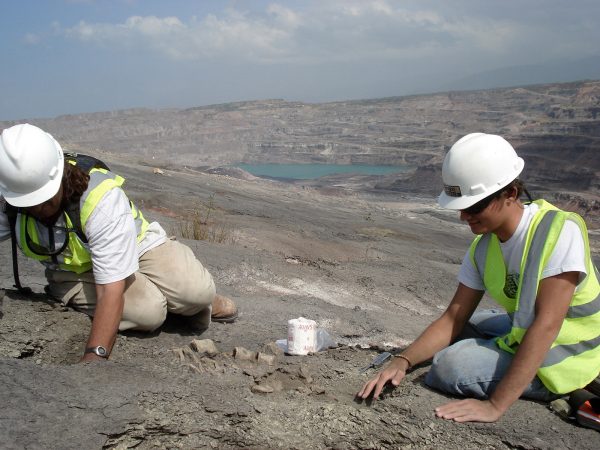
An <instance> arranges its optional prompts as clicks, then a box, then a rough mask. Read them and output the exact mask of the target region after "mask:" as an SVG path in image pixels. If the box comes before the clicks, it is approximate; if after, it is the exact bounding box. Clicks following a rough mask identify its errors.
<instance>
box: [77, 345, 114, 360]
mask: <svg viewBox="0 0 600 450" xmlns="http://www.w3.org/2000/svg"><path fill="white" fill-rule="evenodd" d="M83 353H84V354H87V353H95V354H96V355H98V356H100V357H101V358H108V355H109V353H108V350H106V349H105V348H104V347H102V346H101V345H98V346H96V347H88V348H86V349H85V352H83Z"/></svg>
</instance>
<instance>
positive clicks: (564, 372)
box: [470, 200, 600, 394]
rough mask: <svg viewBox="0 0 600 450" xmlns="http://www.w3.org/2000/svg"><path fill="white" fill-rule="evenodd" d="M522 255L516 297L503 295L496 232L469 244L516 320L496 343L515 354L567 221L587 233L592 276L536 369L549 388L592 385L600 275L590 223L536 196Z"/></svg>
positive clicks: (489, 287)
mask: <svg viewBox="0 0 600 450" xmlns="http://www.w3.org/2000/svg"><path fill="white" fill-rule="evenodd" d="M534 203H536V204H538V205H539V210H538V211H537V212H536V214H535V215H534V217H533V219H532V221H531V225H530V227H529V230H528V231H527V237H526V241H525V248H524V250H523V258H522V259H521V266H520V267H521V269H520V279H519V283H518V288H517V294H516V296H515V298H509V297H508V296H507V295H506V294H505V293H504V284H505V281H506V265H505V263H504V259H503V257H502V251H501V249H500V241H499V239H498V237H497V236H496V235H495V234H493V233H489V234H484V235H480V236H477V237H476V238H475V239H474V241H473V243H472V244H471V248H470V257H471V261H472V262H473V265H474V266H475V267H476V268H477V270H478V271H479V274H480V275H482V279H483V283H484V285H485V289H486V291H487V292H488V293H489V294H490V296H491V297H492V298H494V300H496V301H497V302H498V303H499V304H500V305H502V306H503V307H504V308H505V309H506V311H507V312H508V314H509V316H510V317H511V319H512V328H511V330H510V332H509V333H508V334H506V335H505V336H501V337H499V338H497V339H496V343H497V345H498V346H499V347H500V348H502V349H503V350H506V351H508V352H510V353H513V354H514V353H515V352H516V350H517V348H518V346H519V344H520V343H521V341H522V340H523V336H524V335H525V333H526V332H527V329H528V328H529V326H530V325H531V324H532V323H533V321H534V320H535V302H536V298H537V292H538V288H539V284H540V281H541V274H542V271H543V269H544V267H545V266H546V264H547V263H548V260H549V259H550V256H551V255H552V251H553V250H554V246H555V245H556V242H557V240H558V237H559V235H560V232H561V230H562V228H563V225H564V223H565V221H566V220H572V221H573V222H575V223H576V224H577V225H578V226H579V228H580V230H581V234H582V235H583V241H584V245H585V267H586V271H587V276H586V277H585V279H584V280H583V281H582V282H581V283H580V284H579V285H578V286H577V289H576V290H575V293H574V295H573V298H572V299H571V304H570V306H569V310H568V312H567V315H566V317H565V318H564V320H563V323H562V326H561V328H560V331H559V333H558V336H557V337H556V339H555V340H554V342H553V343H552V345H551V347H550V350H549V351H548V353H547V354H546V356H545V358H544V361H543V362H542V364H541V366H540V368H539V369H538V371H537V375H538V377H539V378H540V379H541V380H542V382H543V383H544V385H545V386H546V388H548V390H550V391H551V392H554V393H556V394H566V393H568V392H572V391H574V390H575V389H579V388H582V387H585V386H586V385H588V384H589V383H590V382H591V381H592V380H593V379H594V378H596V377H597V376H598V373H599V372H600V283H599V282H598V280H599V279H600V275H599V274H598V269H597V268H596V267H595V266H594V263H593V262H592V258H591V255H590V244H589V240H588V233H587V228H586V225H585V222H584V221H583V219H582V218H581V217H580V216H579V215H578V214H575V213H570V212H566V211H561V210H559V209H558V208H556V207H555V206H553V205H551V204H550V203H548V202H546V201H544V200H537V201H535V202H534Z"/></svg>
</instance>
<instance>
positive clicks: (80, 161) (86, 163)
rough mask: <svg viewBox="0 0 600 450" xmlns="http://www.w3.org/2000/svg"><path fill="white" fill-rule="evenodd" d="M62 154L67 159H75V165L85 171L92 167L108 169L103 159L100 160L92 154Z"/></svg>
mask: <svg viewBox="0 0 600 450" xmlns="http://www.w3.org/2000/svg"><path fill="white" fill-rule="evenodd" d="M64 155H65V159H66V160H67V161H69V160H70V161H75V162H76V163H77V167H79V168H80V169H81V170H83V171H84V172H85V173H90V170H92V169H105V170H110V169H109V168H108V166H107V165H106V164H105V163H104V162H103V161H100V160H99V159H98V158H94V157H93V156H89V155H82V154H81V153H76V152H64Z"/></svg>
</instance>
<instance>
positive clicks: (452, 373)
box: [425, 309, 560, 401]
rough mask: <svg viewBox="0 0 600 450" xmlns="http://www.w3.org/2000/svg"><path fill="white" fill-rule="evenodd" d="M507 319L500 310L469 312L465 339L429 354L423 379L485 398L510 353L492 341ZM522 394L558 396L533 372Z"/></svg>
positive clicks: (504, 328) (454, 391) (507, 327)
mask: <svg viewBox="0 0 600 450" xmlns="http://www.w3.org/2000/svg"><path fill="white" fill-rule="evenodd" d="M510 328H511V320H510V318H509V317H508V314H506V313H505V312H504V311H499V310H494V309H491V310H484V311H479V312H476V313H475V314H473V316H472V317H471V320H470V321H469V324H468V326H467V327H465V331H466V335H467V336H466V339H461V338H462V337H463V336H459V339H461V340H459V341H458V342H456V343H454V344H452V345H450V346H449V347H447V348H445V349H444V350H441V351H439V352H438V353H436V355H435V356H434V357H433V362H432V364H431V369H430V370H429V373H428V374H427V376H426V377H425V383H426V384H427V385H428V386H430V387H432V388H434V389H438V390H440V391H443V392H447V393H449V394H456V395H461V396H464V397H475V398H483V399H485V398H488V397H489V396H490V395H491V394H492V392H494V389H495V388H496V386H497V385H498V382H499V381H500V380H501V379H502V377H503V376H504V374H505V373H506V371H507V370H508V367H509V366H510V363H511V362H512V357H513V355H512V354H511V353H508V352H506V351H504V350H502V349H501V348H499V347H498V346H497V345H496V342H495V339H494V338H495V337H497V336H502V335H504V334H506V333H508V332H509V331H510ZM522 397H526V398H530V399H533V400H541V401H551V400H554V399H556V398H558V397H560V396H559V395H556V394H554V393H552V392H550V391H549V390H548V389H546V387H545V386H544V384H543V383H542V381H541V380H540V379H539V378H538V377H537V376H536V377H535V378H534V379H533V380H532V381H531V383H529V385H528V386H527V388H525V390H524V391H523V394H522Z"/></svg>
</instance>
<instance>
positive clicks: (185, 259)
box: [46, 240, 215, 331]
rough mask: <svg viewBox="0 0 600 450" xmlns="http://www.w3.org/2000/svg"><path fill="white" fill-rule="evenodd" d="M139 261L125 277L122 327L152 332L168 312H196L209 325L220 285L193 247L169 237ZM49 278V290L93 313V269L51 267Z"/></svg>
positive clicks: (201, 323)
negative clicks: (79, 270) (199, 259)
mask: <svg viewBox="0 0 600 450" xmlns="http://www.w3.org/2000/svg"><path fill="white" fill-rule="evenodd" d="M139 264H140V268H139V270H138V271H137V272H135V273H134V274H133V275H131V276H130V277H128V278H127V280H126V287H125V293H124V299H125V305H124V309H123V317H122V319H121V323H120V325H119V330H121V331H123V330H143V331H153V330H155V329H157V328H158V327H160V326H161V325H162V323H163V322H164V321H165V318H166V316H167V312H170V313H174V314H181V315H183V316H194V317H193V319H191V320H193V322H194V326H196V327H198V328H206V327H208V325H209V324H210V313H211V304H212V301H213V299H214V297H215V284H214V282H213V279H212V276H211V275H210V273H209V272H208V270H206V269H205V268H204V267H203V266H202V264H201V263H200V261H198V260H197V259H196V257H195V256H194V253H193V252H192V250H190V248H189V247H187V246H185V245H183V244H181V243H180V242H177V241H175V240H167V241H166V242H165V243H164V244H161V245H159V246H158V247H155V248H153V249H152V250H150V251H148V252H146V253H144V254H143V255H142V257H141V258H140V261H139ZM46 278H47V280H48V289H49V294H50V295H52V296H53V297H55V298H57V299H58V300H60V301H62V303H63V304H64V305H69V306H72V307H73V308H75V309H77V310H79V311H81V312H84V313H86V314H88V315H89V316H93V315H94V312H95V310H96V284H95V281H94V275H93V273H92V272H86V273H83V274H80V275H77V274H76V273H73V272H64V271H56V270H50V269H46Z"/></svg>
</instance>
